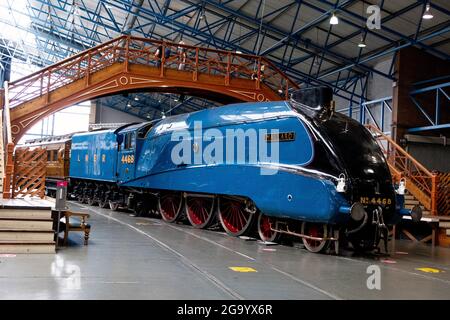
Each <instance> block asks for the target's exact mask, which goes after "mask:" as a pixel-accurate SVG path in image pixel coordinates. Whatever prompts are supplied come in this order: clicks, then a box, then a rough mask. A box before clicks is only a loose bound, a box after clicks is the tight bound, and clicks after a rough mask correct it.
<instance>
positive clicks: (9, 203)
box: [0, 198, 55, 210]
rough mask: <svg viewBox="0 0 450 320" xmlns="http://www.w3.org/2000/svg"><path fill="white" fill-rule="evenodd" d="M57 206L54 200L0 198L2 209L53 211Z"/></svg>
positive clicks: (0, 207)
mask: <svg viewBox="0 0 450 320" xmlns="http://www.w3.org/2000/svg"><path fill="white" fill-rule="evenodd" d="M54 206H55V202H54V200H53V201H52V200H50V199H48V198H46V199H39V198H19V199H2V198H0V209H36V210H51V208H52V207H54Z"/></svg>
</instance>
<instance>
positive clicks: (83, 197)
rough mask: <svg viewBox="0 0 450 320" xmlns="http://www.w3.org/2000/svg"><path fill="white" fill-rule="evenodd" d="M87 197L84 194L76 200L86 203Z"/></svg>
mask: <svg viewBox="0 0 450 320" xmlns="http://www.w3.org/2000/svg"><path fill="white" fill-rule="evenodd" d="M87 199H88V197H87V196H85V195H82V196H81V197H80V199H79V200H78V201H80V202H81V203H84V204H86V203H87Z"/></svg>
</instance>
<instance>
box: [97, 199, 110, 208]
mask: <svg viewBox="0 0 450 320" xmlns="http://www.w3.org/2000/svg"><path fill="white" fill-rule="evenodd" d="M98 206H99V207H100V208H107V207H108V206H109V201H108V200H106V199H100V200H98Z"/></svg>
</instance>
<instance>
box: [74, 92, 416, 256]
mask: <svg viewBox="0 0 450 320" xmlns="http://www.w3.org/2000/svg"><path fill="white" fill-rule="evenodd" d="M331 97H332V93H331V90H329V89H328V88H313V89H308V90H301V91H298V92H296V93H294V94H293V95H292V98H291V100H290V101H277V102H263V103H244V104H233V105H228V106H223V107H220V108H214V109H207V110H202V111H198V112H194V113H188V114H181V115H176V116H172V117H168V118H165V119H162V120H158V121H153V122H145V123H138V124H129V125H125V126H122V127H120V128H117V129H108V130H99V131H92V132H86V133H81V134H75V135H73V137H72V147H71V161H70V183H71V186H72V189H71V195H72V196H73V197H76V198H78V200H80V201H82V202H87V203H89V204H91V205H93V204H98V205H99V206H101V207H107V206H109V207H110V208H111V209H112V210H117V209H118V208H120V207H126V208H128V209H132V210H134V211H135V212H136V213H137V214H138V215H142V214H146V213H149V212H157V213H159V214H160V215H161V217H162V218H163V219H164V220H165V221H166V222H175V221H177V220H180V219H185V218H187V220H188V221H189V222H190V224H191V225H192V226H193V227H195V228H208V227H210V226H212V225H217V224H218V223H219V224H220V225H221V226H222V227H223V229H225V231H226V232H227V233H228V234H230V235H233V236H240V235H244V234H247V233H248V232H251V231H252V230H254V226H256V229H257V231H258V234H259V236H260V237H261V239H262V240H264V241H277V239H278V237H279V236H280V235H282V234H288V235H293V236H298V237H301V238H302V240H303V243H304V245H305V247H306V248H307V249H308V250H309V251H312V252H320V251H325V250H326V249H327V248H328V247H329V245H330V244H331V243H334V244H335V249H336V251H337V250H338V244H339V243H342V241H344V240H345V241H347V240H348V241H350V242H351V243H352V245H353V246H354V247H355V248H357V249H363V250H371V249H373V248H375V247H378V245H379V242H380V240H381V239H384V240H385V241H384V242H385V243H386V242H387V234H388V229H387V225H389V224H395V223H397V222H398V220H399V218H400V217H401V215H406V214H410V215H411V216H412V217H413V219H414V220H417V219H420V216H421V211H420V208H419V207H415V208H414V209H413V210H411V211H409V210H405V209H403V197H402V196H401V195H399V194H397V192H396V190H395V188H394V185H393V182H392V178H391V175H390V172H389V168H388V165H387V163H386V160H385V158H384V156H383V154H382V151H381V150H380V148H379V146H378V145H377V142H376V141H375V140H374V138H373V137H372V135H371V134H370V133H369V132H368V131H367V130H366V129H365V128H364V126H362V125H361V124H360V123H358V122H356V121H354V120H353V119H351V118H349V117H346V116H345V115H342V114H340V113H335V112H334V110H333V107H332V101H331Z"/></svg>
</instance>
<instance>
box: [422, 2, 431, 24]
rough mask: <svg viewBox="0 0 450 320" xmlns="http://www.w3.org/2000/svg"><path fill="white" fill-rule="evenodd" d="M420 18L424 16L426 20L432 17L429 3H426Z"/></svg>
mask: <svg viewBox="0 0 450 320" xmlns="http://www.w3.org/2000/svg"><path fill="white" fill-rule="evenodd" d="M422 18H424V19H426V20H429V19H433V14H432V13H431V10H430V4H429V3H428V4H427V7H426V9H425V12H424V14H423V16H422Z"/></svg>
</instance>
